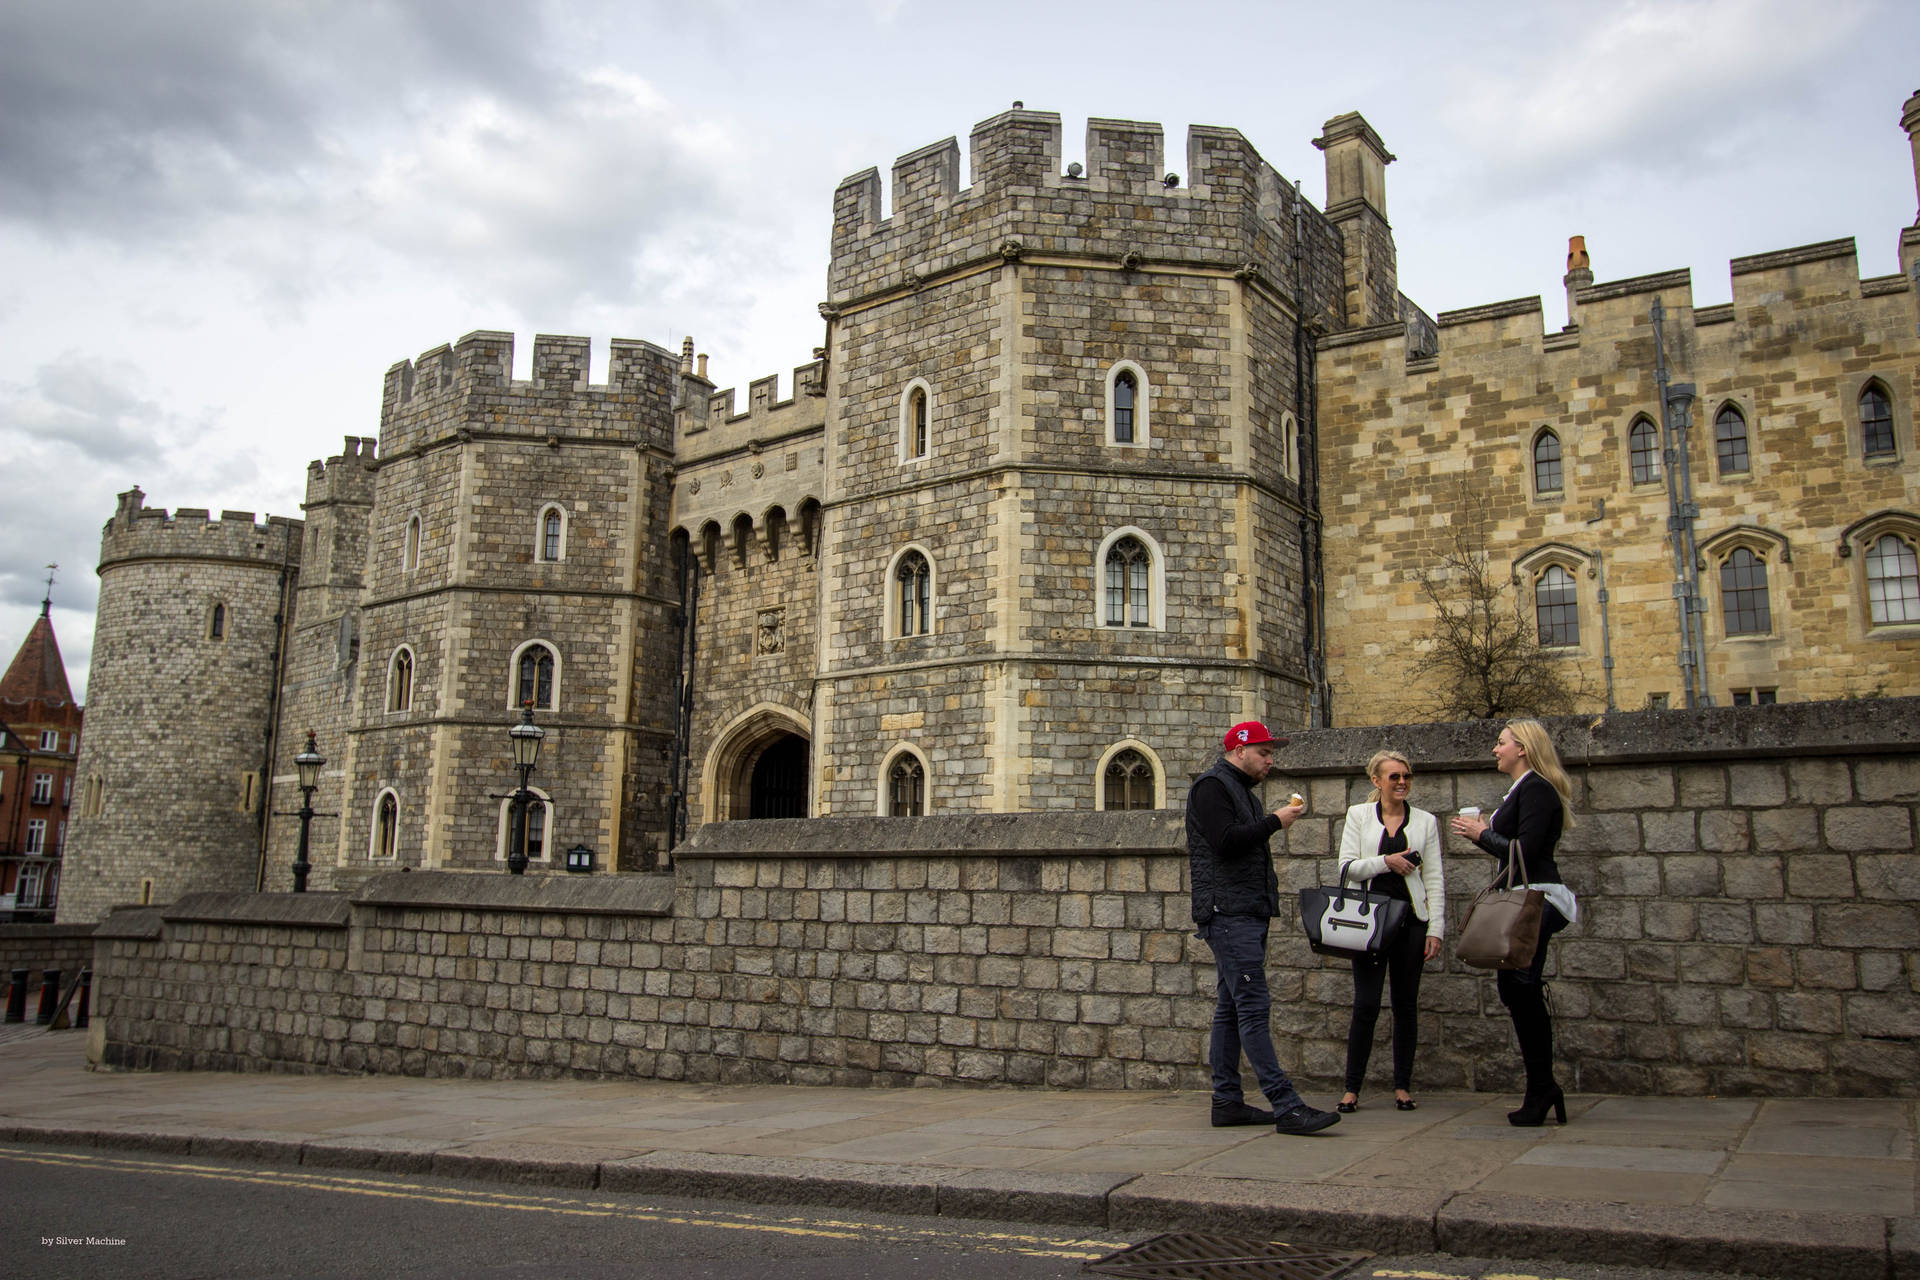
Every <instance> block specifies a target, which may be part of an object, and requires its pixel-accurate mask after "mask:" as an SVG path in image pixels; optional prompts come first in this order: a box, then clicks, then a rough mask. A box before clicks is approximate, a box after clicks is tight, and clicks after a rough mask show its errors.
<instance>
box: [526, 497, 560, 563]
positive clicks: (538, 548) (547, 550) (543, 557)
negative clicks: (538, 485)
mask: <svg viewBox="0 0 1920 1280" xmlns="http://www.w3.org/2000/svg"><path fill="white" fill-rule="evenodd" d="M535 543H536V545H535V547H534V559H536V560H540V561H543V562H545V563H548V564H557V563H559V562H560V561H562V560H565V559H566V558H567V509H566V508H565V507H563V506H561V505H560V504H559V503H557V502H549V503H548V504H547V505H546V506H544V507H542V508H540V520H539V524H538V526H537V528H536V531H535Z"/></svg>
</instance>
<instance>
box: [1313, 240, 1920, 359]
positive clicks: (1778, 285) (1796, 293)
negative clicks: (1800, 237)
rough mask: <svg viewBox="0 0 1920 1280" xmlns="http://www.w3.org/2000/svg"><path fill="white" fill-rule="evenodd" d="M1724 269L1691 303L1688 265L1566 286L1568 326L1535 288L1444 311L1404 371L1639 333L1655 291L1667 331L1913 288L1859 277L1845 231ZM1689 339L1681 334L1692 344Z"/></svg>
mask: <svg viewBox="0 0 1920 1280" xmlns="http://www.w3.org/2000/svg"><path fill="white" fill-rule="evenodd" d="M1728 275H1729V277H1730V278H1731V281H1732V290H1733V301H1731V302H1727V303H1720V304H1717V305H1714V306H1696V305H1695V303H1694V296H1693V273H1692V272H1691V271H1690V270H1687V269H1685V268H1682V269H1679V270H1675V271H1660V272H1655V273H1653V274H1651V275H1644V276H1632V277H1629V278H1626V279H1622V280H1607V281H1601V282H1599V283H1595V284H1589V285H1585V286H1582V287H1575V288H1571V289H1570V291H1569V301H1570V303H1571V308H1570V309H1571V311H1572V312H1573V314H1574V315H1575V316H1576V317H1577V323H1576V324H1573V325H1570V326H1568V327H1567V328H1566V329H1564V330H1556V331H1549V330H1548V328H1547V317H1546V308H1545V306H1544V305H1543V303H1542V300H1541V298H1540V297H1539V296H1538V295H1535V296H1533V297H1528V298H1515V299H1512V300H1509V301H1506V302H1494V303H1487V304H1484V305H1481V306H1476V307H1462V308H1460V309H1458V310H1454V311H1443V312H1441V313H1440V315H1439V317H1438V319H1437V321H1436V323H1435V329H1436V331H1437V336H1438V350H1437V351H1427V352H1415V351H1408V352H1407V353H1406V357H1407V359H1408V360H1409V361H1410V362H1412V365H1413V367H1412V368H1411V369H1410V372H1412V373H1415V374H1426V373H1430V372H1432V371H1434V370H1435V369H1440V370H1445V369H1446V368H1447V367H1448V361H1449V359H1450V358H1452V359H1458V358H1470V357H1472V356H1474V355H1476V354H1478V353H1482V352H1488V351H1495V350H1500V349H1504V348H1529V349H1533V350H1538V351H1543V352H1550V351H1566V350H1575V349H1578V348H1580V347H1583V346H1590V345H1593V344H1595V343H1613V342H1619V341H1623V340H1630V339H1637V338H1640V337H1644V336H1645V335H1646V334H1647V333H1649V332H1650V331H1651V325H1652V320H1651V311H1652V307H1653V303H1654V301H1655V299H1658V300H1659V301H1660V303H1661V304H1662V305H1663V306H1664V307H1665V308H1666V326H1667V329H1668V331H1669V332H1670V333H1673V334H1692V333H1693V332H1695V331H1697V330H1703V329H1719V328H1720V326H1724V325H1744V326H1748V327H1755V326H1767V325H1779V324H1788V325H1791V324H1793V323H1795V321H1794V320H1793V319H1792V317H1793V316H1800V317H1803V318H1804V317H1805V316H1807V315H1808V314H1810V313H1811V311H1813V310H1816V309H1820V308H1825V307H1839V308H1842V309H1850V308H1854V307H1858V306H1866V305H1873V306H1885V305H1887V304H1883V303H1875V302H1873V301H1872V300H1874V299H1878V298H1883V297H1888V296H1891V295H1900V294H1906V293H1908V292H1910V291H1911V290H1913V289H1914V288H1915V287H1916V286H1915V282H1914V280H1912V279H1910V278H1909V277H1907V276H1905V275H1888V276H1870V277H1862V276H1861V274H1860V261H1859V255H1858V251H1857V248H1856V246H1855V243H1854V241H1853V240H1852V238H1850V237H1849V238H1847V239H1844V240H1826V241H1822V242H1820V243H1818V244H1809V245H1799V246H1796V247H1794V248H1790V249H1779V250H1775V251H1773V252H1771V253H1759V254H1752V255H1750V256H1747V257H1743V258H1734V259H1732V260H1731V261H1730V262H1729V263H1728ZM1894 305H1896V306H1897V305H1900V304H1894ZM1403 341H1404V334H1403V333H1402V332H1400V330H1398V329H1396V328H1394V327H1392V326H1376V327H1374V328H1369V329H1360V330H1353V331H1350V332H1348V333H1344V334H1334V335H1330V336H1328V337H1325V338H1322V339H1321V340H1320V349H1321V350H1322V351H1329V352H1331V351H1345V350H1348V349H1353V350H1356V351H1357V350H1358V349H1361V348H1367V347H1374V346H1379V345H1380V344H1387V345H1388V346H1392V345H1395V344H1398V343H1401V342H1403ZM1692 341H1693V339H1692V338H1691V337H1687V338H1685V339H1683V342H1684V343H1685V344H1688V345H1690V344H1691V343H1692ZM1341 358H1342V359H1345V358H1347V357H1345V356H1344V355H1343V356H1342V357H1341Z"/></svg>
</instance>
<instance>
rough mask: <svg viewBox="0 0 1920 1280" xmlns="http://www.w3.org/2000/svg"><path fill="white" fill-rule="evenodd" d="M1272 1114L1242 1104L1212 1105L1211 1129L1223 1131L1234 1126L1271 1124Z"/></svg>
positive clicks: (1221, 1103) (1218, 1103)
mask: <svg viewBox="0 0 1920 1280" xmlns="http://www.w3.org/2000/svg"><path fill="white" fill-rule="evenodd" d="M1272 1123H1273V1112H1271V1111H1262V1110H1261V1109H1260V1108H1258V1107H1250V1106H1248V1105H1247V1104H1246V1103H1244V1102H1216V1103H1214V1104H1213V1127H1214V1128H1216V1129H1225V1128H1227V1127H1229V1126H1231V1125H1236V1124H1272Z"/></svg>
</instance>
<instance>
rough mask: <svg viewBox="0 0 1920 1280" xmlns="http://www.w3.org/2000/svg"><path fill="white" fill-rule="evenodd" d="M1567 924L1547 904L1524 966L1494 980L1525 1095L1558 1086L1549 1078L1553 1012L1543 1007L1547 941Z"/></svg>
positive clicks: (1545, 1092)
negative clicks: (1510, 1025)
mask: <svg viewBox="0 0 1920 1280" xmlns="http://www.w3.org/2000/svg"><path fill="white" fill-rule="evenodd" d="M1566 927H1567V918H1566V917H1565V916H1563V915H1561V914H1560V912H1559V911H1558V910H1556V909H1555V908H1554V906H1553V905H1552V904H1551V903H1549V904H1547V908H1546V910H1545V911H1543V912H1542V913H1541V915H1540V945H1539V947H1537V948H1536V949H1535V950H1534V953H1533V963H1532V964H1531V965H1529V966H1528V967H1527V968H1525V969H1502V970H1501V971H1500V972H1499V973H1498V974H1497V975H1495V978H1494V983H1495V985H1496V986H1497V987H1498V989H1499V991H1500V1003H1501V1004H1504V1005H1505V1006H1507V1013H1508V1014H1509V1015H1510V1016H1511V1017H1512V1018H1513V1034H1514V1038H1515V1039H1517V1040H1518V1041H1519V1042H1520V1061H1521V1063H1522V1064H1523V1065H1524V1066H1525V1067H1526V1069H1527V1097H1528V1098H1534V1097H1551V1096H1552V1095H1553V1091H1554V1090H1555V1089H1556V1088H1557V1087H1558V1086H1557V1084H1556V1083H1555V1082H1554V1078H1553V1015H1552V1014H1551V1013H1549V1012H1548V1010H1547V984H1546V981H1545V978H1544V974H1545V972H1546V967H1547V943H1548V941H1549V940H1551V939H1552V937H1553V935H1554V934H1556V933H1558V932H1560V931H1561V930H1562V929H1564V928H1566Z"/></svg>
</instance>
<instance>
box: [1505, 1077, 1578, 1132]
mask: <svg viewBox="0 0 1920 1280" xmlns="http://www.w3.org/2000/svg"><path fill="white" fill-rule="evenodd" d="M1548 1111H1552V1112H1553V1118H1554V1120H1555V1122H1556V1123H1559V1124H1565V1123H1566V1122H1567V1095H1566V1093H1565V1092H1564V1091H1562V1090H1561V1088H1560V1086H1559V1085H1555V1086H1553V1092H1552V1093H1543V1094H1541V1095H1539V1096H1538V1097H1533V1096H1529V1097H1528V1098H1527V1099H1526V1100H1525V1101H1524V1102H1522V1103H1521V1104H1520V1109H1519V1110H1518V1111H1509V1112H1507V1123H1508V1124H1510V1125H1514V1126H1516V1127H1518V1128H1522V1129H1531V1128H1537V1127H1539V1126H1540V1125H1543V1124H1545V1123H1546V1122H1547V1112H1548Z"/></svg>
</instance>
